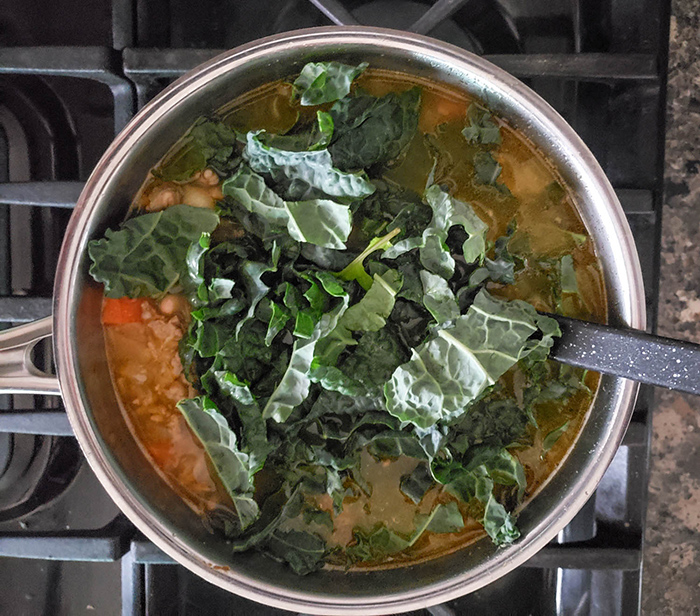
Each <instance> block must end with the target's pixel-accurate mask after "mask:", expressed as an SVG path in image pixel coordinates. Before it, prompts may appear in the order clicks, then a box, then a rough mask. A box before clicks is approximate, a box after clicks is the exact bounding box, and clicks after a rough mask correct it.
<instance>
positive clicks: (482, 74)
mask: <svg viewBox="0 0 700 616" xmlns="http://www.w3.org/2000/svg"><path fill="white" fill-rule="evenodd" d="M345 42H347V43H352V44H355V45H357V44H365V45H368V46H372V47H375V48H376V47H379V48H382V47H391V48H392V49H396V48H400V49H401V50H402V51H403V52H404V53H406V54H407V55H408V57H410V56H411V55H420V56H421V57H423V58H425V57H427V58H429V59H430V61H433V62H435V63H436V64H440V65H441V66H443V65H449V66H450V68H451V69H452V70H453V71H454V73H455V74H460V73H464V74H469V75H470V77H474V78H475V79H476V80H477V81H481V82H483V83H484V84H488V87H489V88H490V89H491V90H496V91H500V92H503V93H504V96H505V95H507V96H508V99H509V100H511V101H514V102H515V103H517V104H518V105H520V106H522V107H524V108H527V109H528V110H529V111H530V112H531V113H533V114H536V116H537V117H538V121H539V122H540V123H541V124H544V125H546V127H547V130H548V132H550V133H551V134H552V135H555V136H556V138H557V140H558V147H562V148H566V149H567V150H569V151H570V152H572V153H573V154H572V162H573V163H574V165H575V166H576V169H575V172H576V173H577V174H579V175H580V176H581V178H583V180H582V181H584V183H585V184H586V189H587V193H590V194H592V195H594V196H595V197H596V199H597V200H599V201H604V202H606V203H607V204H608V209H607V211H606V214H607V216H608V218H607V219H606V221H605V222H606V224H607V225H610V226H611V228H614V229H616V230H617V231H618V236H619V242H618V243H617V244H616V245H615V246H611V247H610V248H609V249H610V250H611V252H612V253H613V255H614V257H613V258H614V259H616V262H617V263H618V264H619V266H620V268H622V270H624V271H625V272H626V274H627V282H628V288H627V289H626V290H625V293H623V294H622V295H621V297H620V298H619V305H617V306H616V311H617V315H618V317H619V320H620V321H621V324H624V325H627V326H629V327H633V328H637V329H644V327H645V325H646V323H645V304H644V294H643V286H642V278H641V269H640V265H639V260H638V256H637V253H636V248H635V245H634V240H633V238H632V235H631V231H630V229H629V226H628V224H627V220H626V217H625V215H624V213H623V211H622V208H621V206H620V204H619V202H618V200H617V197H616V195H615V193H614V191H613V189H612V187H611V186H610V183H609V182H608V180H607V178H606V177H605V175H604V173H603V171H602V169H601V168H600V166H599V165H598V163H597V161H596V160H595V158H594V157H593V155H592V154H591V152H590V151H589V150H588V148H587V147H586V146H585V144H584V143H583V141H582V140H581V139H580V138H579V137H578V135H577V134H576V133H575V132H574V131H573V129H571V128H570V127H569V125H568V124H567V123H566V122H565V121H564V120H563V119H562V118H561V117H560V116H559V114H558V113H557V112H556V111H554V109H552V108H551V107H550V106H549V105H548V104H547V103H546V102H545V101H544V100H543V99H541V98H540V97H539V95H537V94H535V93H534V92H533V91H531V90H530V89H529V88H527V87H526V86H525V85H524V84H523V83H522V82H520V81H519V80H517V79H516V78H514V77H513V76H511V75H510V74H508V73H506V72H505V71H503V70H502V69H500V68H498V67H496V66H494V65H493V64H491V63H489V62H487V61H486V60H483V59H481V58H480V57H478V56H476V55H474V54H472V53H470V52H467V51H465V50H463V49H461V48H458V47H455V46H452V45H449V44H447V43H442V42H439V41H436V40H435V39H432V38H428V37H425V36H421V35H416V34H412V33H407V32H401V31H397V30H388V29H383V28H371V27H365V26H351V27H324V28H312V29H306V30H297V31H292V32H284V33H281V34H278V35H274V36H270V37H266V38H264V39H260V40H257V41H253V42H251V43H248V44H246V45H243V46H241V47H238V48H236V49H233V50H231V51H228V52H225V53H223V54H221V55H219V56H217V57H215V58H213V59H212V60H210V61H208V62H206V63H204V64H202V65H200V66H199V67H197V68H195V69H194V70H193V71H191V72H189V73H187V74H186V75H184V76H183V77H181V78H180V79H178V80H177V81H175V82H174V83H173V84H172V85H171V86H169V87H168V88H167V89H166V90H164V91H163V92H162V93H161V94H160V95H159V96H158V97H156V98H155V99H154V100H153V101H152V102H151V103H149V104H148V105H147V106H146V107H144V109H143V110H142V111H140V112H139V113H138V114H137V115H136V116H135V117H134V118H133V119H132V120H131V121H130V122H129V124H128V125H127V126H126V128H125V129H124V130H123V131H122V132H121V133H120V134H119V135H118V136H117V138H116V139H115V140H114V142H113V143H112V144H111V145H110V147H109V148H108V149H107V151H106V152H105V154H104V155H103V157H102V158H101V159H100V162H99V163H98V164H97V166H96V167H95V170H94V171H93V173H92V175H91V176H90V178H89V179H88V181H87V183H86V185H85V188H84V190H83V192H82V194H81V196H80V199H79V201H78V203H77V205H76V208H75V211H74V214H73V216H72V218H71V221H70V223H69V226H68V229H67V231H66V236H65V238H66V239H65V241H64V245H63V247H62V250H61V255H60V258H59V263H58V273H57V277H56V283H55V291H54V337H55V347H54V348H55V355H56V363H57V372H58V376H59V381H60V386H61V391H62V395H63V398H64V401H65V406H66V411H67V413H68V417H69V420H70V422H71V425H72V427H73V430H74V432H75V435H76V437H77V438H78V441H79V443H80V445H81V448H82V450H83V452H84V453H85V456H86V458H87V460H88V462H89V464H90V466H91V467H92V469H93V471H94V472H95V474H96V475H97V477H98V479H99V480H100V482H101V483H102V485H103V486H104V487H105V488H106V489H107V491H108V492H109V494H110V496H111V497H112V498H113V499H114V500H115V502H116V503H117V505H118V506H119V508H120V509H121V510H122V511H123V512H124V513H126V515H127V516H128V517H129V518H130V519H131V520H132V521H133V522H134V524H135V525H136V526H137V527H138V528H139V529H140V530H141V531H142V532H143V533H144V534H145V535H146V536H147V537H148V538H149V539H150V540H151V541H153V543H155V544H156V545H157V546H158V547H159V548H161V549H162V550H163V551H164V552H165V553H167V554H169V555H170V556H171V557H173V558H174V559H175V560H176V561H178V562H179V563H181V564H183V565H185V566H186V567H187V568H189V569H190V570H192V571H193V572H194V573H196V574H197V575H199V576H200V577H203V578H204V579H206V580H208V581H209V582H212V583H214V584H216V585H218V586H221V587H223V588H225V589H227V590H229V591H231V592H235V593H237V594H239V595H242V596H244V597H246V598H249V599H253V600H256V601H259V602H263V603H266V604H268V605H271V606H275V607H280V608H283V609H288V610H289V609H293V610H299V611H305V612H307V613H317V614H329V613H334V614H358V613H364V614H386V613H389V612H391V613H394V612H398V611H407V610H411V609H417V608H422V607H425V606H427V605H432V604H436V603H442V602H445V601H448V600H450V599H454V598H456V597H458V596H461V595H464V594H467V593H469V592H472V591H474V590H476V589H477V588H480V587H482V586H484V585H485V584H487V583H489V582H491V581H493V580H495V579H496V578H498V577H501V576H502V575H504V574H505V573H507V572H509V571H511V570H512V569H514V568H515V567H517V566H519V565H521V564H523V563H524V562H525V561H526V560H528V559H529V558H530V557H531V556H533V555H534V554H535V553H536V552H537V551H538V550H540V549H541V548H542V547H544V545H545V544H546V543H548V542H549V541H550V540H551V539H552V538H553V537H554V536H555V535H556V533H557V532H558V531H559V530H560V529H561V528H562V527H563V526H565V525H566V524H567V523H568V522H569V521H570V520H571V519H572V518H573V517H574V515H575V514H576V513H577V512H578V510H579V509H580V508H581V507H582V506H583V505H584V504H585V503H586V501H587V500H588V499H589V497H590V496H591V494H592V493H593V491H594V490H595V487H596V486H597V484H598V482H599V481H600V479H601V478H602V476H603V474H604V472H605V470H606V469H607V467H608V465H609V464H610V462H611V461H612V459H613V457H614V455H615V452H616V451H617V448H618V446H619V445H620V443H621V441H622V437H623V435H624V432H625V430H626V427H627V423H628V421H629V418H630V416H631V412H632V408H633V403H634V400H635V397H636V392H637V388H638V384H636V383H633V382H632V381H625V380H623V379H616V380H615V385H616V387H617V389H616V390H615V392H616V393H615V394H614V399H615V404H614V405H613V406H612V408H613V409H614V410H615V417H614V418H613V420H612V421H611V422H610V425H609V426H606V427H607V430H606V432H605V438H604V439H603V442H602V444H600V443H599V444H598V445H599V446H598V451H597V452H596V456H595V458H594V459H593V460H592V461H591V462H590V463H588V464H587V466H585V467H584V468H583V469H582V470H581V471H580V472H579V473H578V475H577V476H576V477H575V479H574V480H573V481H572V484H571V486H570V487H569V488H568V490H567V492H566V494H565V498H564V502H562V503H561V504H560V506H559V507H555V508H553V509H551V510H550V511H549V512H548V513H547V515H545V516H543V517H542V518H541V519H539V521H538V522H537V524H536V525H534V527H533V528H532V529H531V530H530V531H529V533H527V534H526V535H524V536H523V537H522V538H521V539H520V541H519V542H517V543H516V544H515V545H514V546H513V547H511V548H508V549H504V550H501V551H499V553H497V554H496V555H495V556H493V557H491V558H489V559H487V560H486V562H482V563H481V564H480V565H479V566H477V567H475V568H472V569H469V570H467V571H466V572H464V573H463V574H461V575H459V576H455V577H452V578H449V579H446V580H441V581H437V582H431V583H429V584H425V585H423V586H419V587H418V588H412V589H408V590H405V591H403V592H400V593H394V594H391V595H383V594H378V595H373V596H362V597H357V598H355V597H350V598H348V597H341V598H339V597H337V596H336V597H334V596H333V595H331V594H329V595H327V596H319V595H317V594H314V595H311V594H309V593H306V592H304V591H301V590H290V589H285V588H280V587H274V586H272V585H261V584H259V583H257V582H255V581H253V580H251V579H249V578H246V576H245V574H243V573H239V572H226V573H224V572H223V571H221V570H220V569H217V568H213V567H212V563H210V562H208V561H207V560H206V559H205V558H204V557H203V556H202V555H200V554H197V553H193V552H192V550H191V549H190V548H189V547H188V546H187V545H186V544H185V543H184V542H182V541H181V540H180V539H179V538H178V537H177V536H174V535H173V534H172V533H170V532H167V531H166V529H165V528H163V527H162V525H161V524H155V525H154V523H153V519H152V516H150V514H149V512H148V511H147V510H146V508H145V507H144V506H143V505H142V503H140V502H139V500H138V499H137V498H136V497H135V495H134V494H132V493H131V492H130V490H129V489H128V487H127V486H126V485H125V483H124V481H123V480H122V478H121V477H120V476H119V474H118V473H117V472H116V471H115V469H114V468H113V467H112V465H111V462H110V460H109V458H108V456H107V455H106V453H105V451H104V450H103V445H102V444H101V442H100V439H99V438H98V435H97V434H96V432H95V428H94V426H93V424H92V423H91V421H90V420H89V417H88V415H89V410H88V407H87V402H86V400H85V398H84V395H83V393H82V391H81V388H80V386H79V383H78V380H79V379H78V374H79V367H78V363H77V359H76V356H77V350H76V342H75V341H76V336H75V332H76V327H77V325H76V306H77V299H76V295H77V292H78V289H79V281H78V279H79V276H80V275H81V273H80V271H79V270H80V260H81V256H82V255H83V254H84V253H85V251H86V246H87V241H88V239H89V238H88V237H86V231H87V230H88V229H89V222H90V220H91V218H92V216H93V214H94V212H95V211H96V209H97V204H98V203H99V198H100V194H101V191H102V189H103V188H104V187H105V186H106V184H107V183H108V181H110V180H112V179H113V177H114V176H116V175H117V174H119V173H120V161H121V159H122V158H123V156H124V155H125V153H126V152H128V150H129V149H130V148H131V147H134V145H135V144H136V143H137V142H138V140H139V137H140V136H141V135H143V134H144V133H145V132H146V131H148V130H149V128H150V127H152V126H153V125H154V124H155V123H157V122H158V119H159V118H160V117H161V116H162V115H164V114H165V113H166V112H167V110H169V109H171V108H174V107H175V106H177V105H178V104H179V103H180V102H181V101H182V100H183V99H185V98H186V97H188V96H189V95H190V94H191V93H192V92H193V91H194V90H196V89H197V88H198V87H201V86H202V85H203V84H205V83H208V82H210V81H212V80H214V79H216V78H217V77H218V76H220V75H222V74H224V73H226V72H227V71H228V70H231V68H232V67H236V66H240V65H242V64H244V63H245V62H247V61H249V60H250V59H251V58H252V57H261V56H264V55H265V54H266V53H268V52H269V51H270V50H273V49H277V48H279V47H285V46H286V47H290V48H294V49H305V48H308V49H310V50H311V49H312V48H315V47H317V46H319V45H325V46H338V47H339V46H341V45H342V44H343V43H345Z"/></svg>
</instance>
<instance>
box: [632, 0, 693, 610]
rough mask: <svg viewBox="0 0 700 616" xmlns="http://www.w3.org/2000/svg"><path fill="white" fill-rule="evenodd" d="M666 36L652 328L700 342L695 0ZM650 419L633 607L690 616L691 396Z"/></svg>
mask: <svg viewBox="0 0 700 616" xmlns="http://www.w3.org/2000/svg"><path fill="white" fill-rule="evenodd" d="M670 38H671V40H670V54H669V75H668V105H667V120H666V121H667V127H666V171H665V198H664V207H663V224H662V240H661V279H660V298H659V327H658V331H659V333H660V334H662V335H665V336H672V337H676V338H683V339H685V340H690V341H692V342H697V343H700V0H674V1H673V2H672V17H671V37H670ZM698 378H700V375H698ZM653 421H654V424H653V425H654V430H653V437H652V454H651V474H650V480H649V506H648V510H647V529H646V547H645V551H644V578H643V587H642V611H643V613H644V614H648V615H650V616H651V615H654V616H656V615H671V616H681V615H686V614H688V615H691V614H693V615H698V614H700V397H694V396H690V395H684V394H678V393H674V392H669V391H661V390H658V391H657V394H656V408H655V410H654V420H653Z"/></svg>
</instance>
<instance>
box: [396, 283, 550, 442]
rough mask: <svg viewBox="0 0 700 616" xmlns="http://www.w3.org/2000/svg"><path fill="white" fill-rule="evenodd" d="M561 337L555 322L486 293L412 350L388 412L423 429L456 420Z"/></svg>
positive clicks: (398, 374) (526, 306)
mask: <svg viewBox="0 0 700 616" xmlns="http://www.w3.org/2000/svg"><path fill="white" fill-rule="evenodd" d="M558 332H559V328H558V326H556V321H554V320H553V319H551V318H549V317H542V316H540V315H538V314H537V313H536V312H535V309H534V308H533V307H532V306H531V305H530V304H526V303H525V302H521V301H518V300H515V301H512V302H505V301H502V300H498V299H496V298H493V297H491V296H490V295H489V294H488V293H487V292H486V291H483V290H482V291H481V292H480V293H479V294H478V295H477V296H476V299H475V300H474V303H473V304H472V306H471V307H470V308H469V311H468V312H467V314H466V315H464V316H461V317H459V318H458V319H456V321H455V323H454V325H453V326H452V327H445V328H443V329H440V330H438V331H437V333H436V334H435V335H434V336H432V337H431V338H430V339H429V340H428V341H427V342H425V343H424V344H422V345H421V346H420V347H418V349H411V359H410V360H409V361H408V362H407V363H405V364H403V365H401V366H399V367H398V368H397V369H396V370H395V371H394V374H393V375H392V377H391V380H390V381H389V382H388V383H387V384H386V386H385V388H384V396H385V399H386V406H387V410H388V411H389V412H390V413H391V414H392V415H394V416H395V417H398V418H399V419H401V420H402V421H408V422H411V423H413V424H415V425H416V426H418V427H420V428H427V427H430V426H432V425H433V424H434V423H436V422H437V421H440V420H448V419H453V418H456V417H458V416H459V415H461V414H462V413H464V411H465V409H466V407H467V406H468V405H469V404H471V403H472V402H473V401H474V400H476V399H478V398H479V396H480V395H481V394H482V393H483V392H484V391H485V390H486V388H488V387H490V386H491V385H493V384H494V383H495V382H496V380H497V379H498V378H499V377H500V376H501V375H503V374H504V373H505V372H506V371H507V370H508V369H509V368H510V367H511V366H513V365H514V364H516V363H517V362H518V361H519V360H521V359H522V358H524V357H526V356H527V355H529V354H530V353H533V352H535V353H536V354H537V356H538V358H539V357H540V356H542V357H543V356H545V355H546V353H547V352H548V351H549V348H550V347H551V345H552V337H553V336H554V335H558ZM537 335H540V336H541V337H539V338H538V337H537Z"/></svg>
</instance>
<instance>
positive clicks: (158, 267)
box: [88, 205, 219, 297]
mask: <svg viewBox="0 0 700 616" xmlns="http://www.w3.org/2000/svg"><path fill="white" fill-rule="evenodd" d="M218 224H219V217H218V216H217V215H216V214H215V213H214V212H212V211H211V210H207V209H203V208H197V207H190V206H189V205H173V206H171V207H169V208H167V209H165V210H163V211H161V212H155V213H152V214H143V215H141V216H136V217H134V218H131V219H130V220H127V221H126V222H125V223H124V224H122V225H121V227H120V228H119V230H117V231H114V230H112V229H107V231H106V232H105V235H104V238H103V239H99V240H91V241H90V242H89V243H88V254H89V255H90V258H91V259H92V265H91V266H90V275H91V276H92V277H93V278H94V279H95V280H97V282H102V283H104V285H105V296H107V297H159V296H162V295H164V294H165V293H168V292H170V291H173V290H175V289H176V288H177V287H178V285H179V284H180V283H181V282H182V279H183V278H184V277H185V276H186V275H187V264H186V257H187V253H188V250H189V248H190V245H191V244H192V243H197V242H199V240H200V238H201V237H202V234H203V233H211V232H212V231H213V230H214V229H215V228H216V226H217V225H218Z"/></svg>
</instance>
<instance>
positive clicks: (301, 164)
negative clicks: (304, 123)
mask: <svg viewBox="0 0 700 616" xmlns="http://www.w3.org/2000/svg"><path fill="white" fill-rule="evenodd" d="M263 135H264V131H252V132H249V133H248V134H247V136H246V147H245V149H244V150H243V158H245V160H246V161H248V164H249V165H250V167H251V168H252V169H253V171H255V172H257V173H263V174H268V175H269V176H271V178H272V180H273V181H274V182H277V183H281V184H285V183H286V184H289V183H291V182H293V181H297V182H300V183H302V185H303V186H306V187H308V188H312V189H316V190H317V191H319V192H320V193H322V194H325V195H328V196H331V197H340V198H350V199H357V198H362V197H366V196H367V195H371V194H372V193H373V192H374V190H375V189H374V186H373V185H372V183H371V182H370V181H369V179H368V178H367V176H366V174H365V173H364V172H358V173H345V172H343V171H340V170H338V169H336V168H335V167H334V166H333V161H332V159H331V154H330V152H329V151H328V150H327V149H323V150H311V151H302V152H295V151H291V150H281V149H279V148H275V147H273V146H269V145H265V143H264V142H263V139H261V136H263ZM294 191H296V192H297V193H298V192H299V188H298V187H297V188H295V189H294ZM294 191H292V192H294ZM287 192H290V189H289V188H287Z"/></svg>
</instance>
